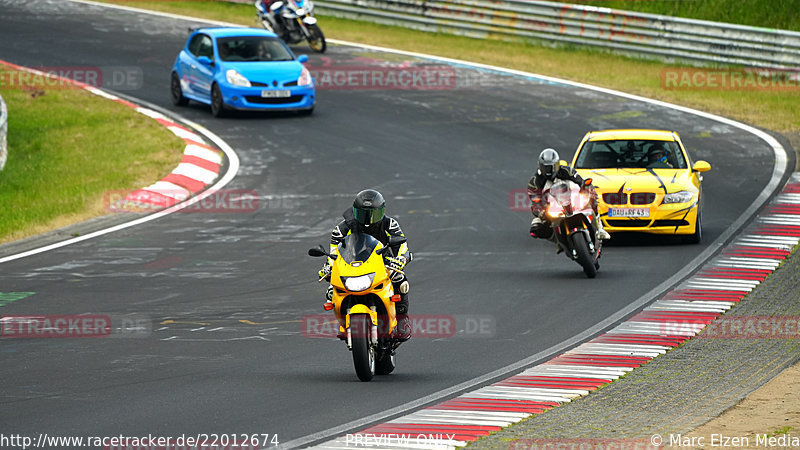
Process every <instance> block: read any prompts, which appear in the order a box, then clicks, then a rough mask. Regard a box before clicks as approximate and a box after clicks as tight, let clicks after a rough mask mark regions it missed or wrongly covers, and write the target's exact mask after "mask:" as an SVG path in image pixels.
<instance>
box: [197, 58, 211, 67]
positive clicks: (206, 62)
mask: <svg viewBox="0 0 800 450" xmlns="http://www.w3.org/2000/svg"><path fill="white" fill-rule="evenodd" d="M197 62H199V63H200V64H202V65H204V66H209V67H210V66H213V65H214V61H212V60H211V58H209V57H208V56H201V57H199V58H197Z"/></svg>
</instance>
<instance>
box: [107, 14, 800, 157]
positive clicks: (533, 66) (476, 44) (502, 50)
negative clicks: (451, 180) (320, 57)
mask: <svg viewBox="0 0 800 450" xmlns="http://www.w3.org/2000/svg"><path fill="white" fill-rule="evenodd" d="M106 1H107V2H109V3H117V4H124V5H130V6H136V7H140V8H152V9H157V10H160V11H168V12H173V13H178V14H186V15H191V16H195V17H203V18H209V19H217V20H224V21H227V22H233V23H239V24H242V25H251V26H252V25H254V24H255V9H254V8H253V6H252V5H251V4H234V3H229V2H224V1H209V0H185V1H179V2H157V1H149V0H127V1H126V0H114V1H110V0H106ZM708 1H709V2H714V3H716V4H722V3H731V4H733V3H734V1H733V0H708ZM752 1H753V2H758V1H761V0H752ZM792 1H795V0H792ZM797 1H798V2H800V0H797ZM705 2H706V1H705V0H704V1H698V2H683V1H673V2H672V3H681V4H682V3H705ZM603 3H604V4H605V3H612V2H603ZM630 3H632V4H635V5H639V6H643V4H650V3H654V4H655V3H667V2H657V1H653V2H651V1H647V2H642V1H632V2H630ZM742 3H748V4H749V2H742ZM607 6H610V5H607ZM771 9H773V10H778V9H780V8H775V7H774V6H773V7H772V8H771ZM781 10H782V9H781ZM787 14H790V13H787ZM319 18H320V26H321V27H322V29H323V31H324V32H325V35H326V36H327V37H329V38H336V39H341V40H346V41H353V42H359V43H365V44H372V45H379V46H386V47H391V48H397V49H401V50H409V51H415V52H422V53H429V54H433V55H438V56H446V57H451V58H457V59H464V60H468V61H474V62H480V63H485V64H492V65H497V66H502V67H508V68H513V69H519V70H525V71H529V72H534V73H538V74H542V75H550V76H555V77H559V78H564V79H568V80H573V81H578V82H583V83H589V84H593V85H596V86H601V87H607V88H611V89H617V90H621V91H624V92H628V93H632V94H638V95H643V96H645V97H650V98H655V99H659V100H664V101H667V102H671V103H677V104H681V105H684V106H689V107H692V108H696V109H700V110H703V111H707V112H711V113H715V114H720V115H723V116H726V117H731V118H734V119H738V120H740V121H743V122H746V123H750V124H754V125H757V126H759V127H762V128H766V129H770V130H773V131H778V132H782V133H787V134H788V135H789V138H790V139H791V140H793V141H796V142H797V144H800V87H794V88H792V89H788V90H727V91H726V90H700V89H694V88H690V89H682V90H677V89H670V88H666V87H665V86H664V84H663V82H662V78H663V75H662V74H664V73H668V72H670V71H674V70H675V69H676V68H677V67H678V66H676V65H674V64H665V63H662V62H658V61H653V60H645V59H638V58H630V57H624V56H619V55H615V54H611V53H608V52H605V51H602V50H597V49H586V48H578V47H566V48H564V47H560V48H551V47H548V46H539V45H536V44H535V43H512V42H503V41H498V40H480V39H471V38H467V37H461V36H453V35H446V34H438V33H425V32H420V31H414V30H409V29H404V28H399V27H392V26H385V25H378V24H372V23H366V22H360V21H354V20H347V19H338V18H333V17H326V16H319ZM721 70H724V69H721Z"/></svg>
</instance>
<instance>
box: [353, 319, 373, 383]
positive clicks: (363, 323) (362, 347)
mask: <svg viewBox="0 0 800 450" xmlns="http://www.w3.org/2000/svg"><path fill="white" fill-rule="evenodd" d="M371 328H372V325H371V324H370V320H369V316H368V315H366V314H354V315H352V316H350V335H351V337H352V343H353V364H354V365H355V368H356V375H358V379H359V380H361V381H370V380H372V377H373V376H375V347H373V346H371V345H370V344H369V334H370V330H371Z"/></svg>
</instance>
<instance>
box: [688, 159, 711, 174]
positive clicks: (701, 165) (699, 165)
mask: <svg viewBox="0 0 800 450" xmlns="http://www.w3.org/2000/svg"><path fill="white" fill-rule="evenodd" d="M709 170H711V164H709V163H707V162H705V161H697V162H696V163H694V166H692V171H694V172H708V171H709Z"/></svg>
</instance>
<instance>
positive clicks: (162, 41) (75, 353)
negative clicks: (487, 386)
mask: <svg viewBox="0 0 800 450" xmlns="http://www.w3.org/2000/svg"><path fill="white" fill-rule="evenodd" d="M0 11H2V12H0V41H1V42H2V44H1V45H0V59H3V60H7V61H10V62H13V63H15V64H21V65H26V66H33V67H49V68H53V67H58V68H86V67H96V68H97V67H99V68H101V69H102V70H103V73H104V74H117V75H119V74H127V76H117V77H116V78H117V79H113V78H114V76H111V77H109V78H104V83H105V85H106V87H108V88H110V89H114V90H116V91H118V92H120V93H123V94H126V95H129V96H132V97H135V98H137V99H141V100H143V101H146V102H151V103H153V104H155V105H157V106H159V107H162V108H165V109H168V110H170V111H173V112H175V113H177V114H181V115H182V116H184V117H186V118H188V119H190V120H192V121H195V122H197V123H200V124H202V125H203V126H205V127H207V128H208V129H209V130H211V131H212V132H214V133H216V134H217V135H219V136H221V137H222V138H223V139H225V140H226V141H227V142H228V143H229V144H230V145H231V146H232V147H233V148H234V149H235V150H236V152H237V153H238V155H239V157H240V158H241V164H242V167H241V169H240V171H239V174H238V176H237V177H236V178H235V179H234V181H233V182H232V183H231V184H230V185H228V186H227V187H226V188H227V189H242V190H248V191H254V192H255V193H257V195H258V196H259V208H258V209H257V210H256V211H249V212H226V211H222V212H211V211H209V212H202V213H176V214H173V215H171V216H168V217H165V218H162V219H159V220H156V221H153V222H149V223H147V224H144V225H141V226H138V227H134V228H129V229H126V230H124V231H121V232H117V233H113V234H109V235H106V236H103V237H100V238H96V239H93V240H89V241H85V242H82V243H79V244H76V245H72V246H68V247H65V248H62V249H59V250H55V251H51V252H47V253H43V254H39V255H35V256H31V257H27V258H23V259H19V260H16V261H11V262H8V263H5V264H3V265H2V268H1V269H2V272H1V274H0V292H35V294H33V295H30V296H28V297H27V298H24V299H22V300H18V301H15V302H13V303H9V304H6V305H4V306H2V307H1V308H0V313H1V314H2V315H9V314H13V315H25V314H39V315H42V314H47V315H60V314H86V313H91V314H103V315H108V316H110V317H112V318H114V320H122V319H126V318H127V319H131V320H144V321H145V322H146V323H147V324H149V326H150V327H151V328H150V331H148V332H146V333H143V335H140V334H136V335H134V336H113V337H109V338H105V339H88V338H87V339H3V340H2V341H0V361H1V362H2V364H0V379H1V380H2V384H0V385H1V386H2V388H1V389H0V404H2V405H3V408H0V423H2V429H3V430H5V432H6V433H17V434H21V435H38V434H39V433H49V434H50V435H53V436H57V435H63V436H81V435H86V436H120V435H122V436H141V435H147V434H152V435H154V436H173V437H174V436H180V435H181V434H187V435H197V434H199V433H207V434H210V433H246V434H255V433H259V434H261V433H269V434H277V435H278V437H279V439H280V441H282V442H286V441H290V440H294V439H298V438H301V437H303V436H307V435H309V434H312V433H318V432H320V431H323V430H327V429H329V428H332V427H336V426H339V425H342V424H345V423H348V422H350V421H354V420H357V419H360V418H363V417H365V416H369V415H372V414H376V413H380V412H381V411H385V410H387V409H390V408H393V407H397V406H400V405H403V404H405V403H407V402H409V401H411V400H414V399H418V398H421V397H425V396H428V395H431V394H434V393H436V392H438V391H441V390H443V389H446V388H448V387H450V386H453V385H457V384H459V383H463V382H466V381H468V380H471V379H473V378H475V377H478V376H481V375H483V374H486V373H488V372H491V371H493V370H496V369H499V368H502V367H504V366H507V365H509V364H512V363H514V362H516V361H519V360H521V359H524V358H526V357H528V356H530V355H533V354H536V353H538V352H541V351H543V350H545V349H547V348H549V347H551V346H553V345H556V344H559V343H561V342H562V341H564V340H566V339H568V338H570V337H573V336H575V335H577V334H579V333H581V332H583V331H584V330H587V329H588V328H591V327H592V326H593V325H595V324H597V323H598V322H600V321H602V320H603V319H605V318H606V317H608V316H610V315H611V314H613V313H614V312H616V311H618V310H620V309H622V308H624V307H625V306H626V305H628V304H630V303H632V302H633V301H635V300H637V299H638V298H639V297H640V296H642V295H643V294H645V293H647V292H648V291H650V290H651V289H652V288H653V287H655V286H657V285H659V284H660V283H661V282H663V281H664V280H666V279H667V278H669V277H670V276H671V275H672V274H674V273H675V272H676V271H678V270H679V269H681V268H682V267H684V265H686V264H687V263H688V262H689V261H691V260H692V259H693V258H694V257H695V256H697V255H698V254H699V253H700V252H701V251H702V250H703V249H704V248H705V246H707V245H708V244H709V243H711V242H712V241H714V239H715V238H716V237H718V236H719V235H720V234H721V233H723V232H724V231H725V230H726V228H727V227H728V226H729V225H730V224H731V223H732V222H733V221H734V220H735V219H736V218H737V217H738V216H739V215H740V214H741V213H742V212H743V211H744V210H745V209H746V208H747V206H748V205H749V204H750V203H751V202H752V201H753V200H754V199H755V198H756V197H757V196H758V195H759V193H760V192H761V190H762V189H763V187H764V186H765V185H766V184H767V182H768V180H769V177H770V175H771V173H772V169H773V167H772V166H773V162H774V158H773V153H772V150H771V149H770V148H769V147H768V146H767V145H766V144H765V143H764V142H763V141H760V140H758V139H757V138H756V137H755V136H752V135H750V134H748V133H745V132H743V131H741V130H739V129H736V128H734V127H731V126H728V125H724V124H720V123H717V122H714V121H711V120H708V119H703V118H698V117H696V116H693V115H691V114H687V113H683V112H678V111H675V110H671V109H666V108H662V107H657V106H654V105H651V104H646V103H640V102H635V101H631V100H627V99H624V98H619V97H614V96H610V95H606V94H601V93H597V92H592V91H586V90H581V89H577V88H574V87H571V86H566V85H561V84H554V83H548V82H542V81H537V80H531V79H525V78H521V77H512V76H508V75H502V74H498V73H492V72H487V71H478V70H473V69H469V68H465V67H454V66H444V65H443V64H441V63H432V62H429V61H424V60H420V59H415V58H408V57H402V56H398V55H392V54H385V53H380V52H376V51H367V50H363V49H357V48H350V47H342V46H330V47H329V50H328V52H327V53H325V55H324V58H321V57H320V56H319V55H311V54H310V55H309V56H310V66H311V67H312V69H314V70H315V71H316V73H323V72H324V71H326V70H339V68H350V69H349V70H353V68H357V69H358V68H365V67H366V68H369V69H371V70H379V71H380V70H383V71H389V70H391V69H392V68H398V67H399V68H407V70H410V71H422V72H426V71H444V72H445V73H447V74H448V75H447V77H445V78H446V79H447V80H449V81H454V82H452V83H451V82H444V81H442V82H441V83H440V84H434V85H433V86H431V85H428V86H427V87H425V88H424V89H422V88H419V89H398V88H397V85H391V84H383V85H378V86H376V85H374V80H373V85H368V86H365V85H360V86H357V85H355V84H354V83H355V82H353V83H351V84H350V85H349V87H348V85H336V84H335V83H334V82H333V81H331V84H330V85H328V86H326V87H327V89H320V90H318V103H317V108H316V111H315V113H314V115H313V116H311V117H300V116H297V115H294V114H254V113H242V114H236V115H235V116H234V117H232V118H228V119H220V120H215V119H213V118H212V117H211V114H210V112H209V109H208V108H207V107H205V106H201V105H197V104H194V103H192V104H191V105H190V106H188V107H185V108H176V107H173V106H172V105H171V103H170V102H169V89H168V84H169V83H168V80H169V71H170V67H171V65H172V63H173V60H174V58H175V56H176V54H177V52H178V50H179V49H180V47H181V46H182V45H183V43H184V42H185V38H186V36H187V28H188V27H190V26H192V25H196V24H193V23H191V22H185V21H181V20H178V19H171V18H161V17H155V16H151V15H142V14H135V13H129V12H123V11H117V10H109V9H105V8H100V7H96V6H87V5H81V4H74V3H71V2H56V1H43V0H31V1H9V0H0ZM321 26H322V28H323V29H324V27H325V25H324V23H321ZM296 51H297V52H298V53H301V52H307V51H309V49H307V48H303V47H298V48H297V49H296ZM342 70H344V69H342ZM318 76H319V75H318ZM448 77H449V78H448ZM331 79H332V80H333V78H331ZM318 81H319V80H318ZM362 81H363V80H362ZM384 81H385V79H384ZM10 114H13V111H10ZM629 127H642V128H659V129H669V130H676V131H678V132H679V133H680V134H681V136H682V137H683V140H684V143H685V144H686V145H687V147H688V148H689V151H690V152H691V153H692V154H693V155H694V158H695V159H705V160H708V161H709V162H711V164H712V166H713V169H712V171H711V172H708V173H707V174H706V176H705V183H704V195H705V205H704V225H705V228H704V232H705V237H704V241H703V243H702V244H701V245H684V244H680V243H676V242H672V241H668V242H665V241H664V240H662V239H654V238H643V239H622V238H621V239H618V241H617V242H616V243H615V244H614V243H612V245H609V246H608V247H607V248H606V249H605V250H604V255H603V257H602V259H601V270H600V272H599V274H598V277H597V278H596V279H594V280H588V279H586V278H585V277H584V275H583V273H582V271H581V269H580V267H579V266H578V265H577V264H575V263H573V262H571V261H569V260H568V259H567V258H565V257H564V256H563V255H558V256H556V255H555V251H554V248H553V247H552V246H551V245H548V244H546V243H543V242H537V241H534V240H532V239H531V238H530V237H529V236H528V233H527V229H528V222H529V214H528V213H525V212H518V211H513V210H512V208H511V206H512V205H510V204H509V198H510V193H512V191H514V190H515V189H523V188H524V187H525V186H526V183H527V180H528V178H529V177H530V175H531V172H532V170H533V168H534V166H535V161H536V156H537V155H538V153H539V151H540V150H541V149H542V148H545V147H554V148H556V149H557V150H559V151H560V152H561V156H562V158H563V159H569V158H570V157H571V155H572V152H573V151H574V149H575V147H576V146H577V144H578V143H579V141H580V138H581V137H582V136H583V134H584V133H585V132H586V131H588V130H597V129H603V128H629ZM108 157H109V158H113V157H114V149H108ZM11 158H13V149H11ZM367 187H373V188H377V189H379V190H380V191H381V192H382V193H383V194H384V196H385V197H386V198H387V201H388V205H387V213H388V214H389V215H392V216H394V217H396V218H397V219H398V220H399V221H400V223H401V225H402V226H403V229H404V231H405V233H406V235H407V236H408V238H409V245H410V248H411V250H412V251H413V252H414V255H415V261H414V262H413V263H412V264H411V265H409V267H408V270H407V271H408V274H409V277H410V279H411V281H412V292H411V297H410V298H411V313H412V314H416V315H423V316H426V317H436V318H445V319H448V318H450V317H456V318H457V319H458V320H457V321H456V323H457V324H458V325H459V328H460V330H459V331H458V332H457V333H456V334H455V335H454V336H450V337H448V336H436V337H437V338H435V339H433V338H424V337H418V338H416V339H412V340H411V341H410V342H408V343H406V344H404V345H403V346H402V347H401V348H400V350H399V352H398V368H397V370H396V371H395V373H393V374H392V375H390V376H385V377H376V379H375V380H373V381H372V382H371V383H368V384H367V383H361V382H359V381H358V379H357V378H356V376H355V373H354V370H353V364H352V359H351V357H350V354H349V352H348V351H347V349H346V346H345V345H344V344H343V343H341V342H339V341H338V340H336V339H318V338H310V337H307V336H305V335H304V334H305V333H303V329H302V324H303V323H304V321H305V323H308V321H307V320H305V319H304V318H308V317H309V316H317V315H321V314H325V311H323V310H322V301H323V293H324V286H323V285H321V284H318V283H317V282H316V278H315V275H316V271H317V270H318V268H319V266H320V265H321V262H322V261H321V260H315V259H312V258H309V257H308V256H306V250H307V249H308V248H309V247H312V246H315V245H316V244H320V243H327V241H328V238H329V232H330V229H331V227H332V226H333V225H334V224H335V223H336V222H337V221H338V218H339V216H340V215H341V213H342V212H343V211H344V210H345V208H347V207H348V206H349V205H350V204H351V202H352V197H353V196H354V195H355V194H356V192H358V191H359V190H361V189H363V188H367ZM4 213H5V214H8V213H9V212H4ZM6 254H7V253H2V252H0V256H5V255H6ZM312 319H313V320H316V318H315V317H312ZM445 322H446V321H445ZM447 323H449V322H447ZM477 325H482V326H483V328H479V327H477ZM438 331H443V332H444V331H447V330H438Z"/></svg>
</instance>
